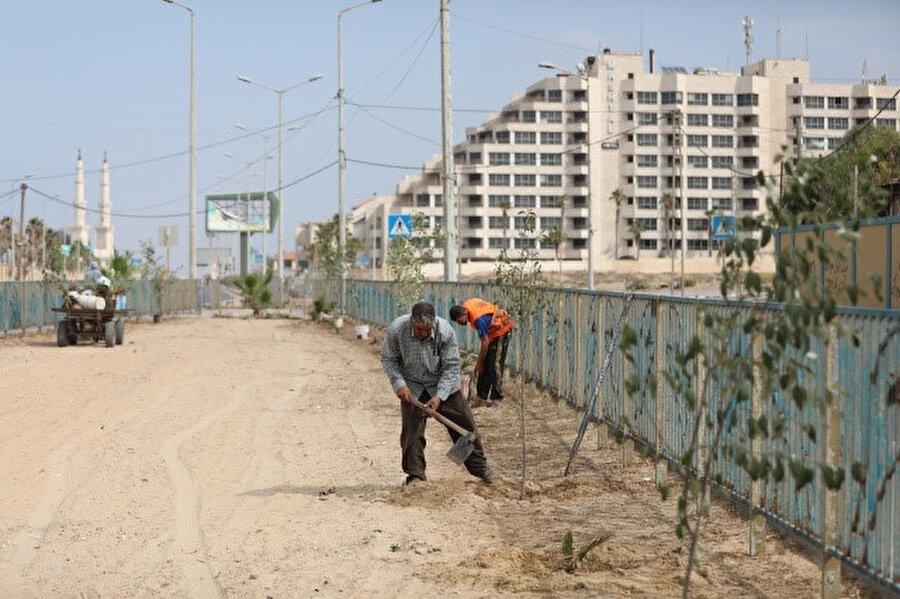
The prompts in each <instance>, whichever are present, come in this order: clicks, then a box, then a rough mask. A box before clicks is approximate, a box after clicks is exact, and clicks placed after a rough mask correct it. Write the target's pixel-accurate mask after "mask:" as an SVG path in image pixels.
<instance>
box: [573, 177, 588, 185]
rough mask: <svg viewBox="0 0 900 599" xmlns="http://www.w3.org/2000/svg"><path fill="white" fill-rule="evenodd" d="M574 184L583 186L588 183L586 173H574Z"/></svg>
mask: <svg viewBox="0 0 900 599" xmlns="http://www.w3.org/2000/svg"><path fill="white" fill-rule="evenodd" d="M572 185H573V186H574V187H583V186H585V185H587V176H586V175H572Z"/></svg>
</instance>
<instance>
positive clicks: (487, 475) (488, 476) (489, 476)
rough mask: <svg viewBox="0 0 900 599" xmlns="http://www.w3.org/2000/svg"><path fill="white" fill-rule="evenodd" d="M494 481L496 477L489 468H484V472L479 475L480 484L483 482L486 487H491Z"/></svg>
mask: <svg viewBox="0 0 900 599" xmlns="http://www.w3.org/2000/svg"><path fill="white" fill-rule="evenodd" d="M495 479H496V477H495V476H494V471H493V470H491V469H490V468H485V469H484V472H483V473H482V474H481V480H482V482H484V484H486V485H492V484H494V480H495Z"/></svg>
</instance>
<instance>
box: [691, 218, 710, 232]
mask: <svg viewBox="0 0 900 599" xmlns="http://www.w3.org/2000/svg"><path fill="white" fill-rule="evenodd" d="M687 229H688V231H706V230H707V229H709V224H708V223H707V221H706V219H705V218H689V219H687Z"/></svg>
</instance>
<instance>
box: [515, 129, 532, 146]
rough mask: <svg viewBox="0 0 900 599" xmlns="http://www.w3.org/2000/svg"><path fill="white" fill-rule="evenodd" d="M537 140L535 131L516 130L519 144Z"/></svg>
mask: <svg viewBox="0 0 900 599" xmlns="http://www.w3.org/2000/svg"><path fill="white" fill-rule="evenodd" d="M535 141H537V135H535V133H534V131H516V143H517V144H533V143H535Z"/></svg>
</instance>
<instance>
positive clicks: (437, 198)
mask: <svg viewBox="0 0 900 599" xmlns="http://www.w3.org/2000/svg"><path fill="white" fill-rule="evenodd" d="M434 205H435V206H443V205H444V194H441V193H436V194H434Z"/></svg>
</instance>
